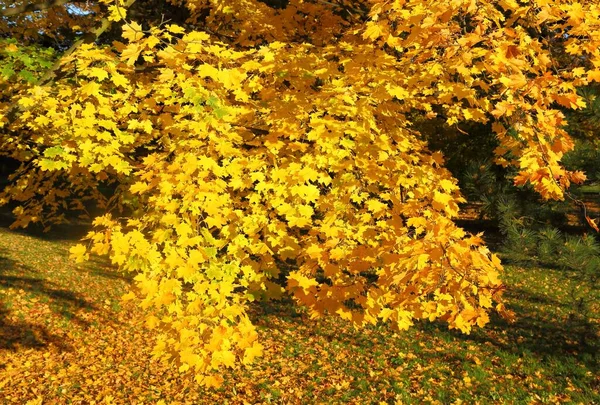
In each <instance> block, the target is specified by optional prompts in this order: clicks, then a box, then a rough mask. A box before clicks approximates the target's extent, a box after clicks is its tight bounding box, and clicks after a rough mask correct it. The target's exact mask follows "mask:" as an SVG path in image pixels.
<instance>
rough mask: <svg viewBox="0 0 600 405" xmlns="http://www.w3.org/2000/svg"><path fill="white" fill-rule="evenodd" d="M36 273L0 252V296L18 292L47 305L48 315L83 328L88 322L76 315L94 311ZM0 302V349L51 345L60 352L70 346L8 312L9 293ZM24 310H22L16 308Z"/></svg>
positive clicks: (70, 293)
mask: <svg viewBox="0 0 600 405" xmlns="http://www.w3.org/2000/svg"><path fill="white" fill-rule="evenodd" d="M38 275H39V272H38V271H37V270H35V269H33V268H31V267H29V266H26V265H23V264H21V263H16V262H15V261H13V260H11V259H10V258H7V257H5V256H4V255H3V252H2V251H0V293H3V292H6V293H8V292H14V291H17V292H21V293H23V292H24V293H26V294H27V295H28V296H29V297H31V298H33V299H36V300H39V301H43V302H47V303H48V307H49V309H50V311H51V312H53V313H54V314H57V315H59V316H60V317H61V318H62V319H64V320H66V321H69V322H73V323H75V324H76V325H77V326H78V327H81V328H83V329H85V328H87V327H89V326H90V323H89V322H88V321H87V320H85V319H84V318H82V317H81V316H80V315H79V314H78V313H79V312H81V310H85V311H93V310H97V308H96V307H95V306H94V305H93V304H92V303H90V302H89V301H87V300H86V299H85V298H84V297H82V296H81V295H80V294H77V293H75V292H73V291H69V290H66V289H62V288H58V287H56V286H55V285H54V284H53V283H52V282H50V281H48V280H45V279H43V278H41V277H39V276H38ZM2 295H5V297H7V298H4V301H5V302H2V301H0V349H9V350H16V349H17V348H18V347H28V348H41V347H45V346H47V345H48V344H53V345H55V346H56V347H58V348H59V349H61V350H69V348H70V345H69V344H68V343H67V342H65V341H64V338H63V337H60V336H58V335H55V334H53V333H52V332H51V331H50V330H49V329H48V328H47V327H45V326H42V325H39V324H33V323H28V322H27V321H25V319H24V318H25V317H24V316H22V315H21V316H20V315H19V314H18V313H17V312H16V311H15V310H13V309H12V305H13V303H12V302H10V295H11V294H2ZM19 309H21V310H24V311H27V309H26V308H19Z"/></svg>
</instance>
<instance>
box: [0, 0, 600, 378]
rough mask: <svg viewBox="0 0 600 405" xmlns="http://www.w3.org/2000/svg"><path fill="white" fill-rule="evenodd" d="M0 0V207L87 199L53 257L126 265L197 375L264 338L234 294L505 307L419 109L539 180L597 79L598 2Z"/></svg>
mask: <svg viewBox="0 0 600 405" xmlns="http://www.w3.org/2000/svg"><path fill="white" fill-rule="evenodd" d="M0 7H2V9H1V14H2V15H3V18H2V19H1V20H0V33H1V34H2V36H3V38H5V39H3V40H2V44H1V49H0V53H1V55H2V61H1V64H0V67H1V69H2V71H1V73H2V77H1V79H0V80H1V81H0V92H1V97H2V100H1V102H0V117H1V122H0V125H1V127H2V129H1V132H0V154H1V155H3V156H5V157H7V158H10V159H13V160H14V161H18V162H20V166H19V168H18V169H17V170H16V171H15V172H14V174H12V176H11V182H10V183H9V184H8V185H7V186H6V187H5V189H4V191H3V192H2V194H0V204H6V205H11V206H12V207H13V208H14V209H13V212H14V214H15V215H16V217H17V220H16V222H15V224H14V225H15V226H27V225H28V224H30V223H32V222H33V223H36V222H40V223H42V224H43V225H44V226H50V225H52V224H55V223H60V222H64V221H67V220H68V219H69V217H68V216H67V214H68V213H69V212H73V211H80V212H81V213H82V214H84V215H90V216H93V217H94V220H93V223H94V226H95V229H94V231H93V232H90V233H89V235H88V236H87V237H86V243H85V244H82V245H78V246H76V247H74V248H73V249H72V253H73V255H74V257H76V258H77V259H78V260H85V259H86V258H87V257H88V256H89V254H90V253H92V254H100V255H109V256H110V258H111V260H112V262H113V263H115V264H117V265H119V267H120V268H121V269H124V270H128V271H132V272H135V273H136V274H137V275H136V277H135V281H136V287H137V288H136V289H135V290H134V291H132V292H131V293H130V294H129V295H128V296H127V298H131V299H139V300H140V302H141V305H142V306H143V307H145V308H148V309H151V311H150V313H151V315H149V317H148V321H147V323H148V326H149V327H157V328H160V330H161V331H162V332H161V335H160V338H159V340H158V343H157V347H156V354H157V356H172V357H173V358H175V359H177V361H178V362H179V364H180V367H181V370H182V371H185V370H188V369H190V370H194V371H195V372H196V373H197V375H198V381H199V382H200V383H202V384H205V385H218V384H219V377H218V376H217V375H215V374H214V373H213V372H214V371H215V370H218V369H219V368H220V367H222V366H233V365H234V364H235V363H236V362H238V361H241V362H242V363H244V364H249V363H251V362H252V360H253V359H254V358H255V357H256V356H259V355H260V354H261V350H262V347H261V344H260V342H258V341H257V334H256V331H255V330H254V327H253V325H252V324H251V322H250V320H249V318H248V315H247V309H248V305H249V303H250V302H252V301H254V300H257V299H266V298H277V297H280V296H281V294H282V293H288V294H290V295H291V296H293V298H294V299H295V300H296V301H297V302H298V303H300V304H302V305H304V306H306V307H307V308H308V309H309V312H310V314H311V316H313V317H319V316H322V315H324V314H326V313H331V314H337V315H339V316H341V317H342V318H345V319H348V320H349V321H352V322H354V323H355V324H356V325H357V326H359V325H364V324H372V323H375V322H377V321H378V320H380V319H382V320H383V321H388V320H389V321H391V322H393V323H394V324H395V325H396V326H397V327H399V328H400V329H404V328H408V327H410V326H411V325H412V323H413V320H415V319H429V320H432V321H433V320H435V319H441V320H443V321H446V322H447V323H448V325H449V326H450V327H451V328H458V329H460V330H461V331H463V332H466V333H468V332H469V331H470V329H471V328H472V327H473V326H475V325H478V326H483V325H485V324H486V323H487V322H488V320H489V317H488V312H489V311H490V310H491V309H492V308H495V309H496V310H497V311H499V312H500V313H501V314H503V315H505V316H509V317H510V313H509V312H508V311H506V310H505V308H504V306H503V304H502V301H501V294H502V290H503V286H502V283H501V281H500V280H499V272H500V271H501V269H502V268H501V265H500V261H499V260H498V258H497V257H496V256H495V255H493V254H491V253H490V251H489V250H488V248H487V247H486V246H485V245H484V244H483V241H482V239H481V238H480V236H475V235H470V234H467V233H465V232H464V231H463V230H462V229H460V228H459V227H457V226H456V225H454V223H453V218H455V217H456V215H457V213H458V204H459V203H460V202H461V201H463V199H462V197H461V196H460V193H459V190H458V186H457V183H456V181H455V179H453V177H452V176H451V174H450V172H449V171H448V170H446V169H445V168H444V157H443V156H442V154H441V153H440V152H437V151H432V150H430V149H429V148H428V145H427V143H426V141H425V139H426V138H425V136H424V135H425V134H423V133H422V132H421V131H419V130H418V128H421V127H423V128H430V129H431V130H432V131H440V132H441V131H447V130H448V129H452V130H454V131H458V132H466V131H465V130H464V129H463V128H468V127H470V126H473V125H479V126H480V127H482V128H487V130H488V131H493V132H494V133H495V135H496V137H497V140H498V145H499V146H498V147H497V148H496V150H495V163H496V164H499V165H503V166H512V167H516V168H518V170H519V174H518V175H517V176H516V177H515V179H514V181H515V184H517V185H525V184H530V185H531V186H532V187H533V188H534V189H535V190H536V191H537V192H538V193H539V195H541V196H542V197H543V198H545V199H561V198H563V196H564V192H565V190H566V188H568V187H569V185H570V184H571V183H572V182H581V181H583V180H584V179H585V176H584V175H583V173H581V172H569V171H567V170H565V169H564V167H563V166H562V165H561V158H562V157H563V154H564V153H565V152H567V151H569V150H571V149H572V148H573V142H572V140H571V139H570V137H569V135H568V134H567V133H566V132H565V130H564V128H563V127H564V125H566V122H565V119H564V115H563V113H562V112H561V110H564V109H578V108H582V107H584V106H585V102H584V100H583V98H582V97H580V96H579V95H578V94H577V92H576V89H577V88H578V87H580V86H585V85H588V84H590V83H592V82H594V81H600V17H599V15H600V6H599V5H598V3H597V2H593V1H589V0H581V1H572V0H568V1H566V0H554V1H548V0H523V1H516V0H448V1H446V0H443V1H440V0H435V1H434V0H394V1H390V0H386V1H383V0H362V1H361V0H357V1H349V0H332V1H322V0H289V1H262V2H261V1H258V0H226V1H225V0H164V1H161V0H150V1H139V0H138V1H137V2H136V1H135V0H126V1H123V0H101V1H98V2H95V1H87V2H77V1H72V2H69V1H61V0H54V1H45V2H44V1H40V2H38V3H36V2H30V1H26V0H20V1H16V2H15V1H2V2H0ZM428 120H430V121H432V122H437V123H438V125H437V126H429V127H427V126H423V125H419V126H417V125H416V123H417V121H418V122H420V123H421V124H422V123H423V122H427V121H428ZM440 122H441V123H443V125H444V128H441V127H440V125H439V123H440ZM465 136H468V134H465ZM97 212H100V214H98V215H96V213H97ZM282 286H283V287H282Z"/></svg>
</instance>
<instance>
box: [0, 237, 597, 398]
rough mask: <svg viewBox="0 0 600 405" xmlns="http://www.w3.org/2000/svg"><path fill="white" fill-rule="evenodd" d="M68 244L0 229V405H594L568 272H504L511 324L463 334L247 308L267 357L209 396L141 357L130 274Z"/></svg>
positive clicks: (592, 329) (495, 323) (586, 327)
mask: <svg viewBox="0 0 600 405" xmlns="http://www.w3.org/2000/svg"><path fill="white" fill-rule="evenodd" d="M72 239H73V236H69V237H66V236H65V237H62V235H61V234H60V232H59V233H55V234H52V235H50V236H44V237H41V236H39V235H37V236H35V235H32V234H25V233H19V232H13V231H9V230H8V229H6V228H0V403H6V404H25V403H31V404H42V403H44V404H46V403H48V404H53V403H85V404H88V403H89V404H93V403H98V404H110V403H115V404H120V403H128V404H129V403H137V404H142V403H164V404H169V403H190V404H198V403H207V404H210V403H231V404H233V403H235V404H237V403H250V404H255V403H357V404H358V403H360V404H365V403H376V404H377V403H439V404H446V403H461V402H464V403H476V402H479V403H583V404H592V403H600V364H599V361H600V356H599V354H598V346H597V345H598V341H599V336H598V332H597V330H598V329H597V328H596V327H597V326H598V325H595V324H593V322H592V324H586V323H585V322H583V323H582V322H581V320H578V319H577V317H574V316H573V313H576V309H577V308H576V304H575V303H574V302H573V300H572V299H571V295H572V291H573V286H572V285H571V281H570V280H571V277H570V275H569V274H568V272H565V271H560V270H556V269H550V268H520V267H512V266H507V268H506V274H505V275H504V279H505V282H506V283H507V285H508V294H507V295H508V304H509V306H510V308H511V309H512V310H514V311H515V312H516V314H517V321H516V323H515V324H512V325H508V324H506V323H505V322H504V321H502V320H501V319H499V318H493V319H492V323H491V324H490V325H488V326H487V327H486V328H484V329H481V330H475V331H474V332H473V333H471V334H470V335H462V334H460V333H458V332H455V331H449V330H448V329H447V328H446V327H445V326H444V325H439V324H429V323H422V324H419V325H417V326H416V327H414V328H413V329H411V330H409V331H407V332H400V333H397V332H394V331H393V330H392V329H391V328H390V327H389V326H386V325H382V326H378V327H373V328H366V329H362V330H354V329H353V327H352V326H351V325H350V324H348V323H347V322H344V321H341V320H339V319H337V318H328V319H323V320H318V321H314V320H310V319H309V318H308V317H307V316H306V314H304V313H303V311H302V310H300V309H298V308H296V307H294V306H292V305H291V303H289V302H275V303H268V304H261V305H256V307H255V308H254V312H253V318H254V319H253V322H254V323H255V324H256V325H258V327H259V331H260V339H261V342H262V344H263V345H264V346H265V356H264V358H263V359H261V360H260V361H259V362H258V363H257V364H255V366H254V367H253V368H251V369H244V368H240V369H234V370H230V371H227V372H226V373H225V383H224V385H223V386H222V387H221V388H220V389H219V390H216V391H206V390H204V389H200V388H198V386H197V385H196V384H195V383H194V379H193V376H190V375H182V374H180V373H179V372H178V371H177V367H175V366H168V365H164V364H159V363H157V362H155V361H154V360H152V355H151V353H152V348H153V343H152V341H153V333H154V332H153V331H150V330H148V329H146V328H145V327H144V326H143V314H142V313H141V312H140V310H139V309H137V308H136V307H134V306H133V305H130V304H125V303H123V302H122V301H121V299H120V297H121V296H122V295H123V294H124V293H125V292H126V290H127V286H128V284H129V280H128V277H127V276H125V275H122V274H119V273H117V272H116V270H114V269H113V268H112V267H111V266H109V265H108V264H107V263H105V262H102V261H95V262H91V263H88V264H86V265H85V266H80V265H79V266H78V265H75V264H74V263H72V262H71V261H70V260H69V259H68V249H69V247H70V246H71V245H72V243H73V240H72ZM596 302H597V301H596ZM592 308H593V311H594V312H595V315H596V316H597V315H598V314H600V310H599V309H598V307H597V306H596V307H593V306H592ZM161 401H162V402H161Z"/></svg>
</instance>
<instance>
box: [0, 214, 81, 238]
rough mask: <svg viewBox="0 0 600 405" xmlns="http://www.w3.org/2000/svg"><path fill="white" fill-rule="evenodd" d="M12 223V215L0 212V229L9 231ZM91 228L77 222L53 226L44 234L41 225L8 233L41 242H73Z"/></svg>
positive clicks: (13, 218) (33, 224) (35, 224)
mask: <svg viewBox="0 0 600 405" xmlns="http://www.w3.org/2000/svg"><path fill="white" fill-rule="evenodd" d="M14 221H15V217H14V215H12V214H11V213H7V212H5V210H4V211H0V228H6V229H9V227H10V225H11V224H12V223H13V222H14ZM91 227H92V226H91V222H84V221H77V222H73V223H69V224H60V225H54V226H52V228H51V229H50V230H49V231H48V232H44V226H43V225H41V224H39V223H32V224H30V225H29V226H28V227H27V228H25V229H23V228H17V229H11V230H10V231H11V232H15V233H18V234H21V235H27V236H33V237H34V238H38V239H42V240H54V241H73V242H75V241H78V240H80V239H81V238H83V237H84V236H85V235H86V234H87V233H88V232H89V231H90V229H91Z"/></svg>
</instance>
